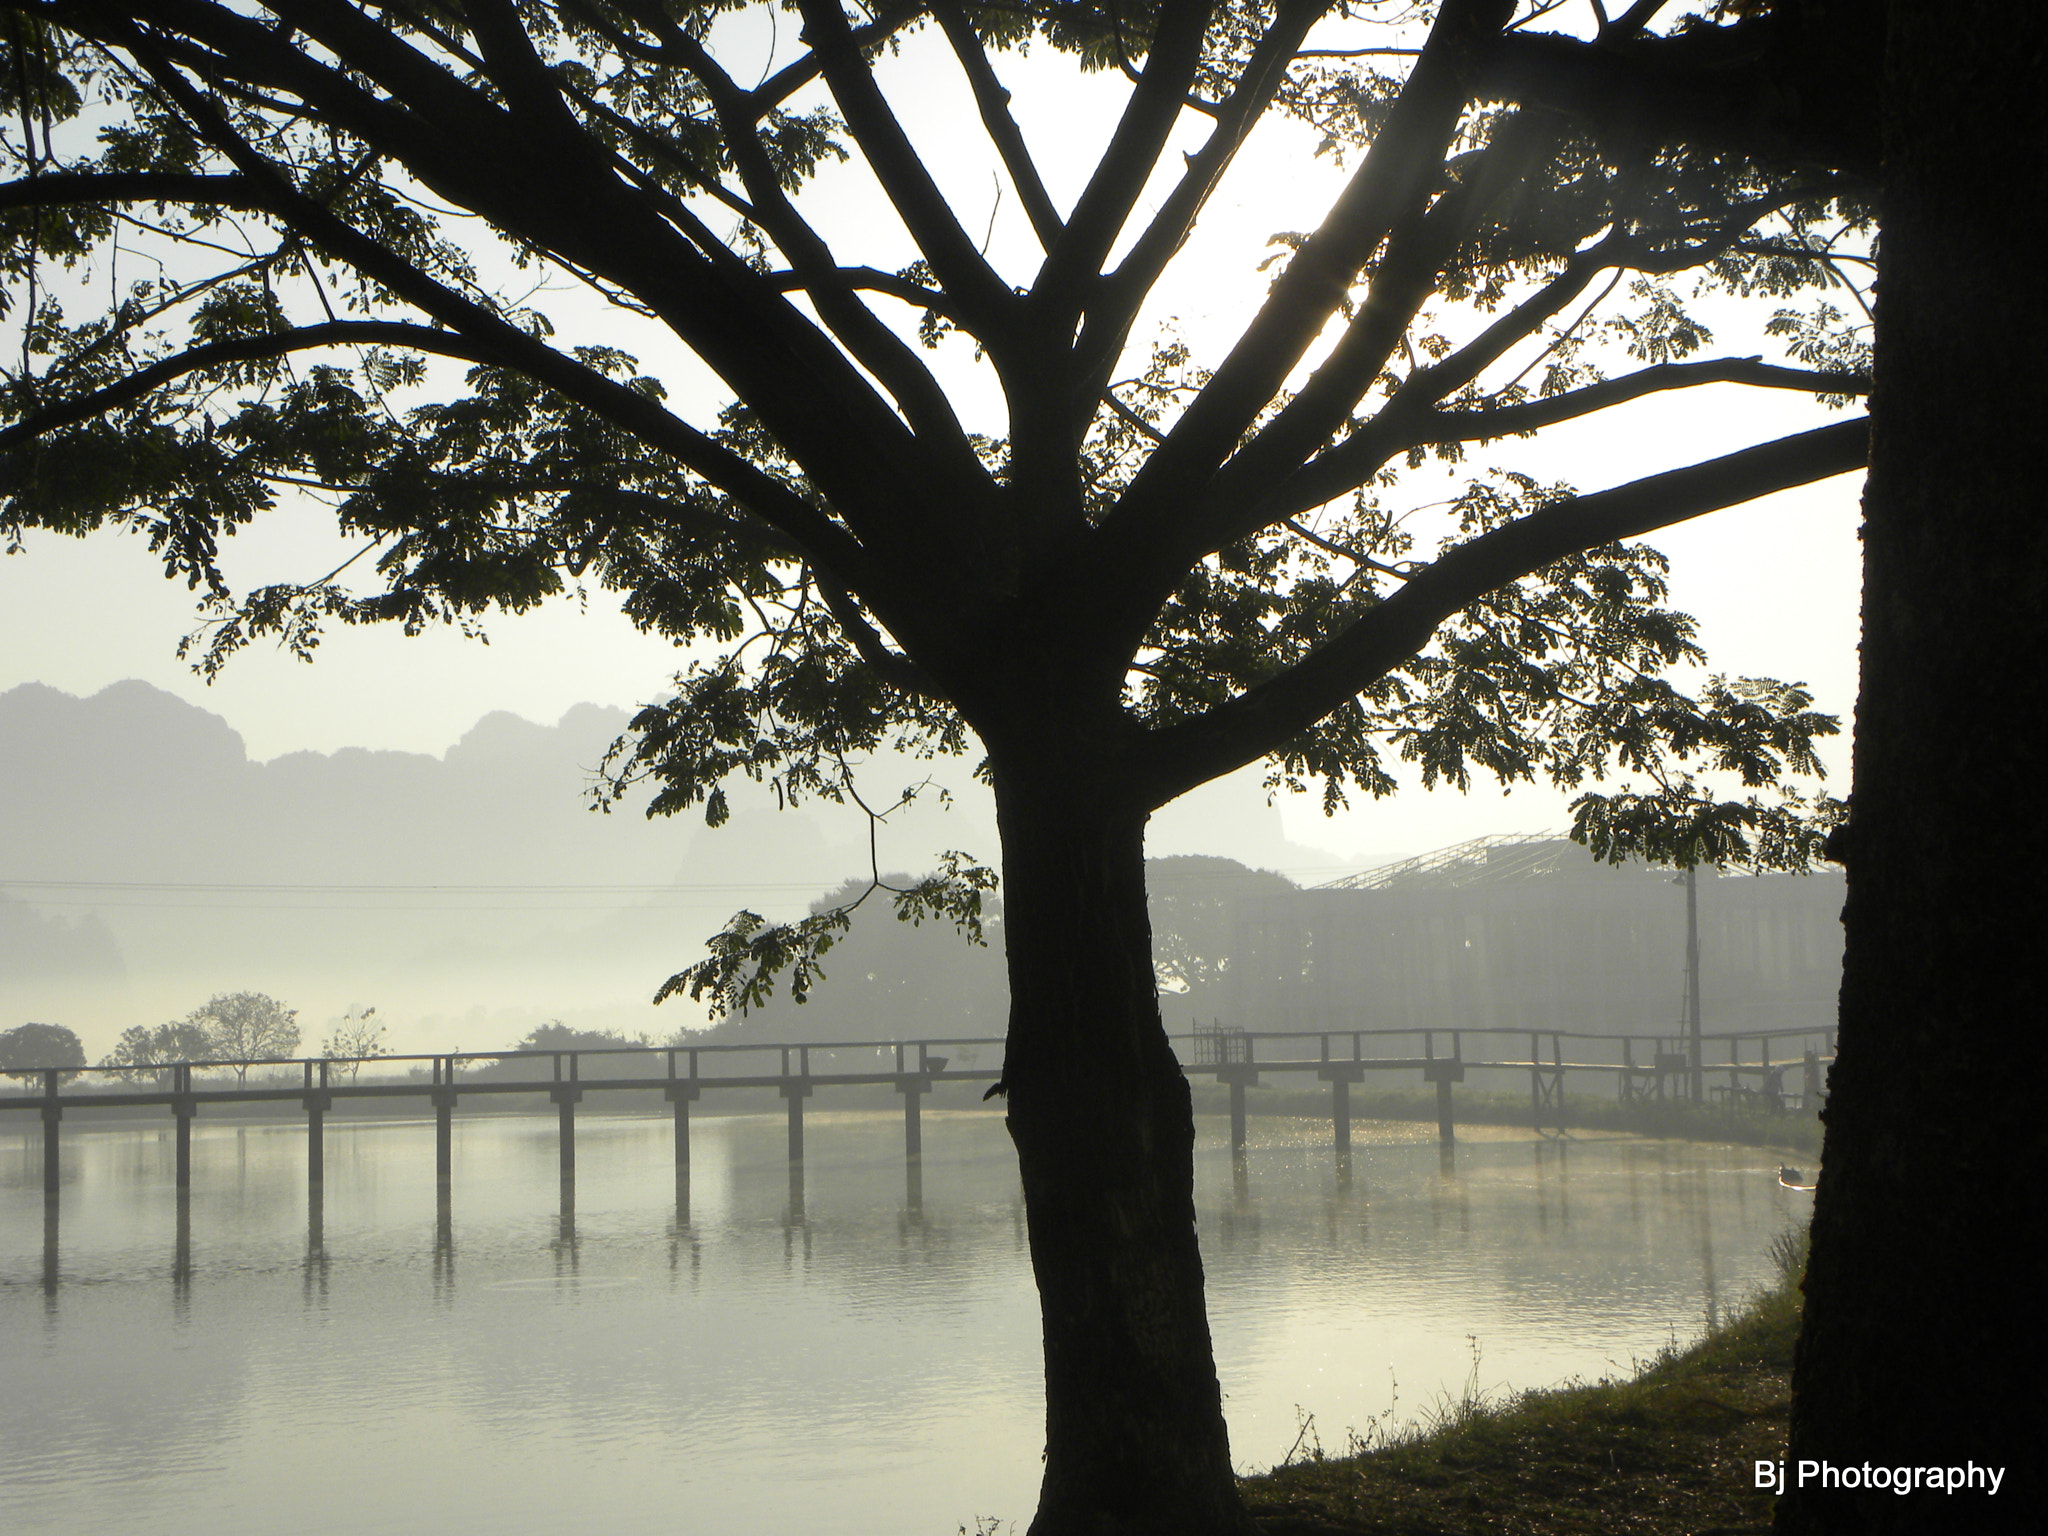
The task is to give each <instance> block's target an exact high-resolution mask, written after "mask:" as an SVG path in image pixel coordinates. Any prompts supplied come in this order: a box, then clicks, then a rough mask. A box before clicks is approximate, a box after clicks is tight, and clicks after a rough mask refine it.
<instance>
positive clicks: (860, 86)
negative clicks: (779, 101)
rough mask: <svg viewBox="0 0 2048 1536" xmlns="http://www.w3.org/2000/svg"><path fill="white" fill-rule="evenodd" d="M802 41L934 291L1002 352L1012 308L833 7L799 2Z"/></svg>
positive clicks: (826, 1) (833, 2)
mask: <svg viewBox="0 0 2048 1536" xmlns="http://www.w3.org/2000/svg"><path fill="white" fill-rule="evenodd" d="M798 9H799V10H801V11H802V13H803V17H804V40H805V41H806V42H807V43H809V44H810V46H811V49H812V51H813V52H814V53H816V54H817V55H818V57H819V59H820V60H821V61H822V62H823V65H824V70H825V82H826V84H827V85H828V86H830V87H831V90H832V99H833V100H834V101H836V102H838V104H839V110H840V111H841V112H842V113H844V114H845V116H846V126H847V127H848V128H849V129H850V130H851V131H852V133H853V136H854V139H855V141H856V142H857V143H858V144H859V145H860V147H861V152H862V153H863V154H865V155H866V156H867V160H868V168H869V169H870V170H872V171H873V172H874V174H875V179H876V180H877V181H879V182H880V183H881V184H882V190H883V191H884V192H885V193H886V194H887V195H888V198H889V202H890V204H891V205H892V206H893V207H894V208H895V210H896V213H897V216H898V217H899V218H901V219H902V220H903V225H904V228H906V229H908V230H909V231H910V236H911V238H912V239H913V240H915V241H916V242H917V247H918V249H919V250H920V251H922V252H923V253H924V257H925V260H926V261H928V262H930V263H931V267H932V271H933V272H935V273H936V274H937V275H938V279H939V282H940V284H941V285H942V286H943V287H944V288H945V289H946V291H947V292H948V293H950V294H952V295H953V298H954V300H955V302H957V303H958V304H960V305H961V307H962V308H963V309H965V310H966V311H967V312H968V313H970V314H971V315H973V316H974V321H975V323H974V326H973V331H974V334H975V336H977V337H978V338H979V339H980V340H981V341H982V342H983V343H984V344H985V345H987V346H989V347H990V348H991V349H995V348H1000V347H1002V346H1003V345H1004V344H1005V342H1006V341H1007V338H1008V333H1009V330H1010V324H1009V316H1010V312H1011V311H1012V309H1013V308H1014V306H1015V300H1014V298H1013V296H1012V295H1011V293H1010V289H1009V286H1008V285H1007V284H1005V283H1004V282H1003V281H1002V279H1001V278H999V277H998V276H996V273H995V269H994V268H992V267H991V266H989V264H988V262H987V260H986V259H985V258H984V257H983V256H982V254H981V252H980V251H979V250H978V249H977V248H976V247H975V244H974V241H973V240H972V239H971V238H969V236H968V234H967V231H966V230H964V229H962V228H961V227H960V221H959V219H958V218H956V217H955V216H954V213H953V209H952V207H951V205H950V204H948V203H947V201H946V199H945V195H944V194H943V193H941V192H940V191H939V188H938V184H937V183H936V182H934V181H933V180H932V176H931V172H930V171H928V170H927V169H926V168H925V164H924V161H923V159H922V158H921V157H920V156H919V155H918V153H917V150H916V148H915V146H913V145H912V144H911V142H910V139H909V136H908V135H906V134H905V133H904V131H903V125H902V124H901V123H899V122H898V121H897V120H896V114H895V113H894V112H893V111H892V110H891V109H890V106H889V103H888V101H887V100H886V99H885V98H884V97H883V95H882V91H881V87H879V86H878V85H876V84H875V77H874V74H873V72H872V71H871V70H870V69H869V68H868V65H867V61H866V60H865V59H863V58H862V57H861V53H860V45H859V44H858V42H857V41H856V40H855V38H854V36H853V32H852V30H851V29H850V28H849V27H848V26H847V24H846V17H845V15H844V14H843V13H842V12H841V10H840V8H839V3H838V0H800V4H799V6H798Z"/></svg>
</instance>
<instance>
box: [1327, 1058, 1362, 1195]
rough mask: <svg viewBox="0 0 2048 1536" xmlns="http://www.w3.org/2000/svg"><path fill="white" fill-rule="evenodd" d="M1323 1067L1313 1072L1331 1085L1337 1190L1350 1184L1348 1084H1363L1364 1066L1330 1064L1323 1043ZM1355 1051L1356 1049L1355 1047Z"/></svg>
mask: <svg viewBox="0 0 2048 1536" xmlns="http://www.w3.org/2000/svg"><path fill="white" fill-rule="evenodd" d="M1323 1048H1324V1051H1325V1053H1326V1054H1325V1056H1324V1060H1323V1065H1322V1066H1320V1067H1318V1068H1317V1069H1316V1076H1318V1077H1320V1078H1321V1079H1322V1080H1323V1081H1324V1082H1326V1083H1328V1084H1329V1085H1330V1132H1331V1140H1332V1142H1333V1143H1334V1144H1335V1147H1336V1153H1337V1182H1338V1184H1339V1186H1340V1187H1343V1188H1349V1187H1350V1184H1351V1085H1352V1084H1353V1083H1360V1082H1364V1081H1365V1067H1364V1066H1363V1065H1362V1064H1361V1063H1359V1062H1356V1061H1334V1062H1333V1061H1331V1060H1329V1058H1328V1055H1327V1052H1328V1050H1329V1045H1328V1042H1327V1040H1326V1041H1325V1042H1324V1047H1323ZM1354 1049H1355V1047H1354Z"/></svg>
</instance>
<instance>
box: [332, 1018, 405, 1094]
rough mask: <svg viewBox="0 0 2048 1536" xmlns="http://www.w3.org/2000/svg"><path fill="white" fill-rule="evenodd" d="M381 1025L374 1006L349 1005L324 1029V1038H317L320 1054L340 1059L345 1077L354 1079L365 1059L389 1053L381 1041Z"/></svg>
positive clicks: (388, 1048)
mask: <svg viewBox="0 0 2048 1536" xmlns="http://www.w3.org/2000/svg"><path fill="white" fill-rule="evenodd" d="M384 1028H385V1026H384V1021H383V1020H382V1019H380V1018H378V1017H377V1010H376V1008H375V1007H374V1006H373V1007H369V1008H351V1009H349V1011H348V1012H347V1013H344V1014H343V1015H342V1016H341V1017H340V1018H338V1019H336V1020H335V1021H334V1024H333V1025H332V1027H330V1028H329V1029H328V1031H327V1038H326V1039H325V1040H323V1041H321V1042H320V1054H321V1055H322V1056H325V1057H327V1058H328V1059H329V1060H340V1061H342V1062H344V1063H345V1064H346V1066H347V1069H348V1076H349V1081H350V1082H354V1081H355V1079H356V1077H357V1075H358V1074H359V1073H361V1071H362V1070H363V1063H364V1062H365V1061H373V1060H375V1059H376V1058H377V1057H379V1056H385V1055H388V1054H390V1047H388V1046H387V1045H386V1044H385V1043H384Z"/></svg>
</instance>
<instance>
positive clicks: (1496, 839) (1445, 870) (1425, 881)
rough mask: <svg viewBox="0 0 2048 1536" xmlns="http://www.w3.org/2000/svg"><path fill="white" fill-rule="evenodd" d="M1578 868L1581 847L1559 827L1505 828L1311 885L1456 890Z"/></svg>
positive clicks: (1348, 888)
mask: <svg viewBox="0 0 2048 1536" xmlns="http://www.w3.org/2000/svg"><path fill="white" fill-rule="evenodd" d="M1573 856H1576V857H1575V859H1574V860H1573V863H1572V865H1571V866H1570V867H1572V868H1573V869H1574V871H1576V870H1578V869H1582V868H1583V866H1584V865H1585V862H1586V850H1585V849H1583V848H1581V847H1579V846H1578V845H1577V844H1576V843H1574V842H1572V841H1571V840H1570V839H1569V838H1567V837H1566V836H1565V835H1564V834H1563V833H1561V832H1506V833H1497V834H1495V835H1493V836H1491V837H1475V838H1474V839H1472V841H1470V842H1469V843H1456V844H1453V845H1452V846H1451V847H1449V848H1439V849H1437V850H1436V851H1435V852H1434V853H1423V854H1417V855H1416V856H1415V857H1414V858H1412V859H1403V860H1401V861H1400V862H1399V863H1397V864H1382V865H1381V866H1380V867H1379V868H1377V869H1368V870H1364V871H1362V872H1360V873H1359V874H1355V875H1346V876H1344V877H1343V878H1342V879H1341V880H1331V881H1328V882H1327V883H1325V884H1323V885H1319V886H1317V887H1316V889H1317V890H1319V891H1382V890H1387V889H1389V888H1391V887H1403V888H1407V889H1412V890H1440V891H1448V890H1457V889H1460V888H1462V887H1465V886H1474V885H1504V884H1507V883H1508V882H1510V881H1514V880H1530V879H1535V878H1537V877H1539V876H1545V875H1556V874H1561V873H1563V872H1564V871H1565V870H1566V868H1567V860H1568V859H1573Z"/></svg>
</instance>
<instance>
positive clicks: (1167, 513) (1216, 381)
mask: <svg viewBox="0 0 2048 1536" xmlns="http://www.w3.org/2000/svg"><path fill="white" fill-rule="evenodd" d="M1513 10H1514V0H1449V3H1447V4H1446V5H1445V6H1444V7H1443V10H1442V11H1441V12H1440V13H1439V15H1438V18H1437V22H1436V25H1435V27H1433V28H1432V29H1431V32H1430V35H1429V41H1428V43H1427V44H1426V45H1425V46H1424V48H1423V52H1422V57H1421V58H1420V59H1418V60H1417V61H1416V65H1415V71H1414V73H1413V74H1412V75H1411V76H1410V77H1409V80H1408V85H1407V87H1406V89H1404V90H1403V91H1402V93H1401V96H1400V99H1399V101H1397V102H1396V104H1395V106H1394V108H1393V110H1392V112H1390V113H1389V115H1388V118H1387V122H1386V125H1385V127H1384V128H1382V130H1381V131H1380V134H1379V136H1378V138H1377V139H1375V140H1374V142H1373V147H1372V149H1371V151H1370V152H1369V153H1368V154H1367V156H1366V158H1365V161H1364V163H1363V164H1362V165H1360V167H1359V168H1358V170H1357V172H1356V173H1355V174H1354V175H1353V176H1352V177H1351V179H1350V181H1349V182H1348V183H1347V184H1346V186H1345V188H1344V191H1343V192H1342V194H1341V195H1340V196H1339V197H1338V199H1337V202H1336V205H1335V206H1334V207H1333V208H1332V209H1331V211H1330V214H1329V216H1328V217H1327V218H1326V219H1325V220H1324V221H1323V223H1322V225H1321V227H1320V228H1318V229H1317V230H1316V231H1315V233H1314V234H1312V235H1310V236H1309V237H1308V239H1307V240H1305V241H1303V242H1302V245H1301V247H1300V249H1299V250H1297V251H1296V252H1295V253H1294V256H1293V258H1292V259H1291V260H1290V261H1289V262H1288V263H1287V267H1286V270H1285V271H1283V272H1282V273H1281V274H1280V276H1279V278H1278V279H1277V280H1275V282H1274V283H1273V286H1272V289H1271V291H1270V293H1269V294H1268V296H1267V299H1266V302H1265V303H1264V304H1263V305H1262V306H1261V307H1260V309H1259V313H1258V315H1257V317H1256V318H1254V319H1253V321H1252V323H1251V324H1250V325H1249V326H1248V327H1247V328H1246V329H1245V331H1244V333H1243V335H1241V336H1240V337H1239V338H1238V341H1237V343H1236V344H1235V345H1234V346H1233V347H1232V348H1231V349H1230V352H1229V354H1228V355H1227V356H1226V357H1225V358H1224V360H1223V362H1222V363H1221V364H1220V365H1219V366H1218V367H1217V369H1216V371H1215V373H1214V375H1213V376H1212V377H1211V378H1210V380H1209V382H1208V384H1207V385H1205V386H1204V387H1203V389H1202V392H1201V393H1200V394H1199V395H1197V396H1196V397H1195V400H1194V402H1193V404H1191V405H1190V406H1189V407H1188V409H1187V410H1186V411H1185V412H1184V413H1183V414H1182V416H1181V418H1180V420H1179V421H1178V422H1176V423H1175V424H1174V427H1173V430H1172V431H1171V432H1169V433H1168V434H1167V441H1166V444H1165V446H1164V447H1162V448H1161V449H1160V450H1159V451H1158V452H1157V453H1155V454H1153V455H1152V457H1151V459H1150V460H1149V461H1148V462H1147V463H1146V465H1145V467H1144V468H1143V469H1141V470H1140V471H1139V472H1138V474H1137V475H1136V476H1135V477H1133V479H1132V481H1131V484H1130V487H1129V488H1128V489H1127V490H1126V492H1125V494H1124V497H1123V500H1122V502H1121V504H1120V505H1119V506H1118V507H1117V509H1116V510H1115V511H1114V512H1113V513H1111V515H1110V518H1109V520H1108V523H1107V525H1106V526H1107V527H1110V528H1114V529H1116V530H1117V531H1118V533H1119V536H1120V537H1119V542H1120V543H1121V544H1122V545H1125V546H1128V547H1130V548H1132V549H1133V551H1136V550H1140V549H1143V550H1156V549H1157V548H1158V547H1159V544H1160V542H1161V537H1162V534H1163V533H1164V532H1165V530H1167V529H1168V528H1170V527H1171V525H1172V524H1173V522H1174V521H1175V520H1176V519H1177V517H1178V516H1179V513H1180V509H1181V508H1182V507H1183V506H1184V505H1185V504H1186V503H1187V502H1188V500H1189V499H1191V497H1192V496H1193V495H1194V493H1195V491H1196V490H1197V488H1198V487H1199V486H1200V484H1201V483H1202V482H1203V481H1204V480H1206V479H1207V477H1208V476H1209V474H1210V473H1211V472H1212V471H1213V470H1214V469H1215V468H1216V466H1217V465H1219V464H1221V463H1222V462H1223V460H1224V459H1225V458H1227V457H1228V456H1229V455H1230V453H1231V452H1232V450H1233V449H1234V448H1235V447H1236V445H1237V442H1238V440H1239V438H1240V437H1241V436H1242V435H1243V434H1244V432H1245V431H1246V429H1247V428H1249V427H1250V426H1251V424H1252V423H1253V422H1254V421H1255V420H1257V418H1258V415H1259V413H1260V412H1261V411H1262V410H1264V409H1265V408H1266V406H1267V404H1268V403H1269V402H1270V401H1271V400H1272V399H1273V397H1274V395H1275V393H1276V392H1277V391H1278V390H1279V389H1280V387H1281V385H1282V384H1283V383H1284V382H1285V380H1286V378H1287V375H1288V374H1289V373H1290V372H1292V371H1293V369H1294V367H1295V366H1296V364H1297V363H1298V362H1299V361H1300V359H1301V357H1302V355H1303V354H1304V353H1305V352H1306V351H1307V350H1308V347H1309V345H1310V344H1311V343H1312V342H1313V341H1314V340H1315V338H1316V336H1317V335H1318V334H1319V333H1320V332H1321V331H1322V329H1323V327H1324V326H1325V325H1327V324H1328V323H1329V321H1330V318H1331V317H1332V316H1333V315H1335V314H1337V313H1338V311H1339V310H1340V309H1341V307H1342V306H1343V304H1344V302H1345V299H1346V297H1347V295H1348V294H1349V293H1350V290H1351V284H1352V282H1353V280H1354V279H1355V278H1356V277H1357V275H1358V273H1359V271H1360V270H1361V269H1362V268H1364V266H1365V265H1366V263H1367V262H1368V261H1369V260H1370V259H1371V257H1372V255H1373V253H1374V252H1375V251H1376V250H1378V249H1379V247H1380V245H1381V244H1382V243H1383V242H1384V241H1385V240H1386V238H1387V235H1388V232H1389V231H1390V230H1391V229H1393V228H1394V226H1395V225H1396V223H1397V222H1398V221H1399V220H1401V219H1402V218H1404V217H1406V216H1409V215H1410V214H1412V213H1413V212H1415V211H1416V210H1418V209H1420V208H1421V207H1422V206H1423V205H1424V204H1425V202H1426V201H1427V199H1428V196H1429V194H1430V192H1431V191H1432V190H1433V188H1434V187H1435V185H1436V181H1437V177H1438V175H1439V170H1440V167H1441V165H1442V160H1443V151H1444V147H1445V146H1446V145H1447V144H1448V143H1449V142H1450V139H1451V135H1452V134H1453V132H1455V130H1456V128H1457V124H1458V120H1459V117H1460V114H1461V113H1462V112H1463V110H1464V107H1465V102H1466V100H1467V97H1468V89H1467V81H1466V76H1467V74H1468V72H1469V70H1470V68H1471V67H1472V62H1473V60H1474V59H1475V58H1476V57H1477V56H1479V55H1481V54H1483V52H1484V50H1485V48H1486V47H1487V45H1488V44H1489V43H1490V42H1491V41H1492V40H1493V39H1494V38H1495V37H1496V36H1497V35H1498V33H1499V31H1500V29H1501V28H1502V27H1503V26H1505V25H1506V24H1507V21H1508V19H1509V17H1510V16H1511V15H1512V14H1513ZM1147 558H1148V560H1149V558H1150V557H1147Z"/></svg>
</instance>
